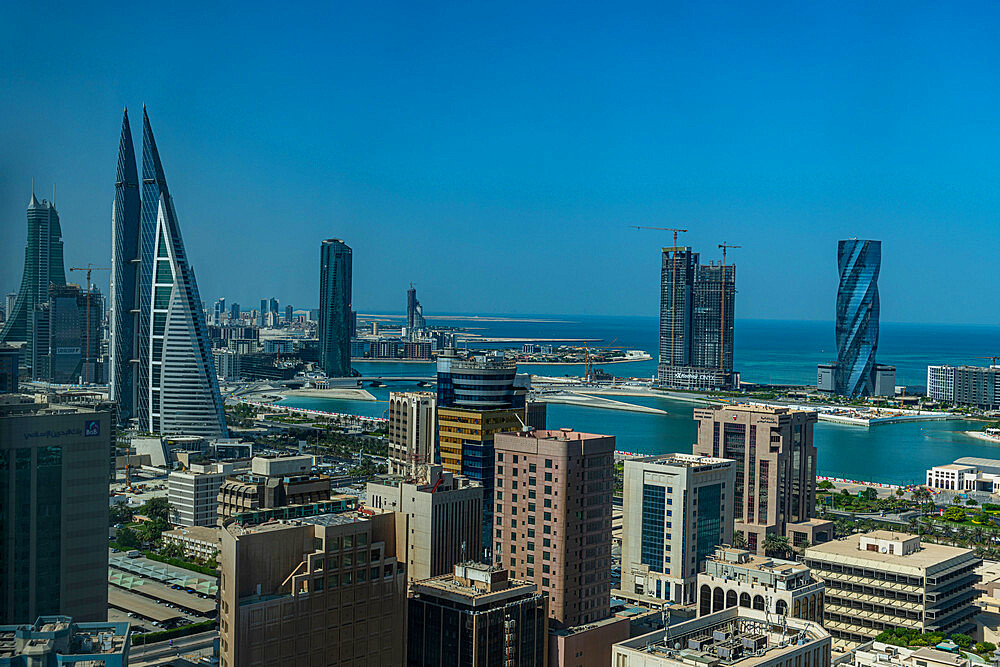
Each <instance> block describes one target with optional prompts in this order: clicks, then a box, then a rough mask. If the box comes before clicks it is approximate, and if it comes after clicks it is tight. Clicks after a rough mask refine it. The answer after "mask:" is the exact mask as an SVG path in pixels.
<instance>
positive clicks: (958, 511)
mask: <svg viewBox="0 0 1000 667" xmlns="http://www.w3.org/2000/svg"><path fill="white" fill-rule="evenodd" d="M943 516H944V519H945V521H965V510H963V509H962V508H961V507H959V506H958V505H952V506H951V507H949V508H948V509H946V510H945V511H944V515H943Z"/></svg>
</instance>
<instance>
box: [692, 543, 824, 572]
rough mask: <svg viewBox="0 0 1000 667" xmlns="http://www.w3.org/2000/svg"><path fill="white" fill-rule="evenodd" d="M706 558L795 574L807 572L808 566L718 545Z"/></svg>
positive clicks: (749, 568)
mask: <svg viewBox="0 0 1000 667" xmlns="http://www.w3.org/2000/svg"><path fill="white" fill-rule="evenodd" d="M707 560H709V561H714V562H718V563H726V564H727V565H737V566H739V567H743V568H746V569H748V570H760V571H762V572H774V573H778V574H797V573H799V572H808V571H809V568H808V567H807V566H805V565H803V564H802V563H796V562H793V561H790V560H779V559H775V558H771V557H770V556H758V555H757V554H754V553H751V552H749V551H746V550H744V549H736V548H734V547H719V548H717V549H716V550H715V553H714V554H710V555H709V556H708V557H707Z"/></svg>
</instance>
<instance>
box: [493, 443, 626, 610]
mask: <svg viewBox="0 0 1000 667" xmlns="http://www.w3.org/2000/svg"><path fill="white" fill-rule="evenodd" d="M495 448H496V491H495V493H496V497H495V502H496V506H495V512H494V514H495V518H494V523H493V545H494V552H493V556H494V560H493V562H494V564H496V565H497V566H499V567H504V568H507V569H509V570H510V571H511V573H512V575H513V576H514V577H515V578H517V579H521V580H524V581H532V582H534V583H535V584H536V585H537V586H538V588H539V590H540V591H542V592H544V593H546V594H547V595H548V597H549V615H550V617H551V618H552V620H553V621H554V622H555V623H556V624H557V625H562V626H576V625H583V624H586V623H590V622H592V621H597V620H600V619H603V618H607V617H608V615H609V614H610V597H611V493H612V490H613V469H612V467H613V463H614V450H615V438H614V436H608V435H595V434H592V433H579V432H576V431H573V430H572V429H568V428H564V429H559V430H546V431H519V432H516V433H501V434H498V435H497V437H496V440H495Z"/></svg>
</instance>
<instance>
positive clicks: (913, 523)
mask: <svg viewBox="0 0 1000 667" xmlns="http://www.w3.org/2000/svg"><path fill="white" fill-rule="evenodd" d="M908 525H909V527H910V532H911V533H913V534H914V535H919V534H920V522H919V521H917V519H916V517H913V518H911V519H910V521H909V524H908Z"/></svg>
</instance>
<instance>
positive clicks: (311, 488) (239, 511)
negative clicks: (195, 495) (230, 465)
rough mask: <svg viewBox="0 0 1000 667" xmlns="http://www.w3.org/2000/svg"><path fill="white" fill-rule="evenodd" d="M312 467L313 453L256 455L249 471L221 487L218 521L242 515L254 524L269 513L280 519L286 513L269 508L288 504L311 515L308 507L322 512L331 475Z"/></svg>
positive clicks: (328, 496) (236, 476) (328, 494)
mask: <svg viewBox="0 0 1000 667" xmlns="http://www.w3.org/2000/svg"><path fill="white" fill-rule="evenodd" d="M312 467H313V457H312V456H284V457H278V458H264V457H260V456H255V457H254V458H253V459H252V460H251V462H250V471H249V472H241V473H237V474H235V475H230V476H229V477H227V478H226V479H225V480H224V481H223V482H222V484H221V485H220V486H219V495H218V508H217V512H218V516H219V519H218V521H219V524H220V525H222V523H224V522H225V520H226V519H231V518H241V517H243V518H245V517H250V521H251V522H253V523H256V522H258V520H259V519H262V518H264V516H267V515H269V516H271V517H274V518H281V517H282V516H286V515H284V514H282V513H274V512H269V510H276V509H281V508H285V507H303V508H304V510H303V512H304V514H308V513H309V509H308V507H307V506H313V509H314V510H316V511H315V512H313V513H319V512H320V511H321V510H322V509H324V508H325V505H324V504H323V503H324V501H329V500H331V497H330V477H329V476H328V475H323V474H321V473H316V472H313V471H312ZM328 511H329V510H328ZM304 514H299V516H303V515H304Z"/></svg>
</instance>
